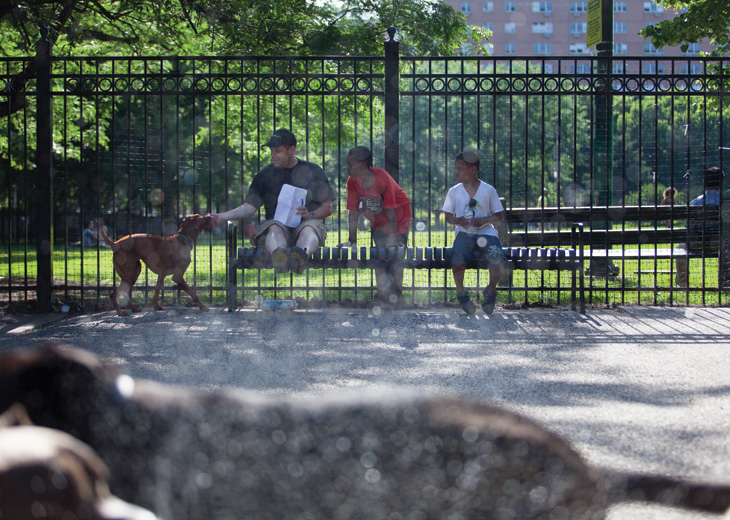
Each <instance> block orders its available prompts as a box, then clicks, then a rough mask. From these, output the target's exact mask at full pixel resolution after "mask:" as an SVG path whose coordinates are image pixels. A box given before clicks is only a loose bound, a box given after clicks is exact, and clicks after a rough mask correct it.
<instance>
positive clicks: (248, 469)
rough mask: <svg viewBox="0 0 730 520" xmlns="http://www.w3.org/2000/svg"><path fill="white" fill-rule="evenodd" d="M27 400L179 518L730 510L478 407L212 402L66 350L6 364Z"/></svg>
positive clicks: (119, 489)
mask: <svg viewBox="0 0 730 520" xmlns="http://www.w3.org/2000/svg"><path fill="white" fill-rule="evenodd" d="M14 403H20V404H22V405H23V406H24V407H25V408H26V409H27V411H28V415H29V417H30V418H31V420H32V421H34V422H35V423H37V424H39V425H43V426H47V427H51V428H58V429H61V430H63V431H65V432H68V433H70V434H72V435H74V436H76V437H78V438H79V439H81V440H82V441H84V442H85V443H87V444H89V445H90V446H91V447H92V448H93V449H94V450H96V452H97V453H98V454H99V455H100V457H101V458H102V459H103V460H104V461H105V462H106V463H107V465H108V466H109V468H110V470H111V481H110V484H111V488H112V491H113V492H114V493H115V494H117V495H118V496H120V497H121V498H124V499H126V500H128V501H130V502H133V503H136V504H139V505H141V506H144V507H147V508H149V509H151V510H153V511H155V512H156V513H157V515H158V516H160V517H161V518H165V519H169V520H181V519H206V520H208V519H210V520H229V519H244V518H251V519H257V520H258V519H277V520H278V519H290V518H306V519H310V518H311V519H371V518H372V519H375V518H382V519H394V518H424V519H441V518H444V519H445V518H450V519H451V518H463V519H477V518H484V519H502V518H518V519H543V518H544V519H548V518H569V519H591V520H597V519H600V518H604V516H605V514H606V510H607V508H608V507H609V506H610V505H611V504H612V503H615V502H618V501H624V500H640V501H655V502H660V503H663V504H668V505H671V506H679V507H685V508H692V509H696V510H701V511H710V512H718V513H719V512H723V511H725V510H726V509H727V508H728V506H729V505H730V487H728V486H725V485H714V484H708V483H690V482H684V481H680V480H676V479H673V478H668V477H662V476H650V475H629V474H623V473H619V472H613V471H606V470H600V469H597V468H593V467H591V466H588V465H587V464H586V463H585V462H584V461H583V460H582V459H581V457H580V456H579V455H578V454H577V453H576V452H575V451H574V450H573V449H572V448H571V447H570V446H569V445H568V443H567V442H566V441H565V440H563V439H562V438H560V437H558V436H556V435H554V434H552V433H551V432H549V431H548V430H547V429H545V428H544V427H542V426H540V425H539V424H537V423H535V422H532V421H530V420H528V419H526V418H524V417H522V416H520V415H517V414H515V413H511V412H509V411H506V410H504V409H502V408H498V407H494V406H487V405H485V404H482V403H480V402H476V401H474V400H469V399H458V398H431V399H429V398H422V397H393V396H385V395H377V396H372V397H370V398H368V397H362V396H360V397H358V398H357V400H351V401H346V400H343V399H340V400H339V401H337V402H335V401H332V402H323V401H322V400H319V401H318V402H316V403H306V402H302V401H296V402H294V401H287V400H276V401H271V400H265V399H263V398H261V397H255V396H251V395H243V394H235V395H233V394H231V395H228V394H222V393H208V394H204V393H200V392H195V391H190V390H185V389H181V388H176V387H170V386H165V385H160V384H155V383H151V382H144V381H133V380H132V379H131V378H129V377H128V376H124V375H121V376H119V375H117V374H115V373H114V372H113V371H112V370H110V369H109V368H108V367H106V366H104V365H102V364H101V363H99V361H98V360H97V359H96V358H95V356H93V355H91V354H89V353H86V352H84V351H79V350H74V349H70V348H58V347H56V348H46V349H37V350H33V351H14V352H10V353H8V354H6V355H4V356H2V357H0V410H3V409H5V408H7V407H9V406H11V405H13V404H14Z"/></svg>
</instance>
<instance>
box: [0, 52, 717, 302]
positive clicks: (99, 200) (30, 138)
mask: <svg viewBox="0 0 730 520" xmlns="http://www.w3.org/2000/svg"><path fill="white" fill-rule="evenodd" d="M394 46H395V47H394ZM44 60H45V61H44ZM728 66H730V61H718V60H710V59H707V58H697V57H691V58H690V57H687V58H658V57H652V58H641V57H621V58H618V57H615V58H612V59H609V60H608V61H607V59H606V58H594V57H584V56H581V57H552V56H547V57H511V58H504V57H500V58H498V57H482V58H473V57H451V58H421V57H403V56H398V53H397V43H395V42H386V52H385V54H384V56H383V57H341V56H329V57H317V58H312V57H235V56H231V57H142V58H140V57H93V58H60V57H51V56H50V54H48V55H47V56H45V57H44V56H43V55H39V56H38V57H36V58H35V59H9V58H4V59H0V254H1V255H2V261H0V277H1V278H0V295H1V296H2V299H3V300H5V301H7V302H16V303H20V304H23V305H25V304H29V303H31V302H33V301H34V300H36V298H39V299H40V304H41V305H42V306H46V305H49V304H50V303H51V298H55V301H61V302H79V303H80V304H81V305H85V304H87V303H89V302H96V301H97V300H100V299H102V298H104V297H105V296H106V293H107V292H108V291H109V290H111V288H112V287H113V286H114V284H115V283H117V280H116V277H115V275H114V273H113V268H112V265H111V254H110V252H109V251H108V250H107V249H105V248H104V247H103V246H100V245H98V244H97V245H94V246H93V247H84V238H83V234H84V229H85V228H86V227H88V225H89V223H90V222H93V221H96V219H97V218H98V217H103V218H104V220H105V222H106V223H107V225H108V226H109V228H110V231H111V232H112V233H113V235H114V236H122V235H124V234H127V233H131V232H149V233H155V234H172V233H174V232H175V231H176V230H177V225H178V223H179V221H180V220H181V218H182V217H183V216H184V215H186V214H189V213H204V212H209V211H223V210H225V209H230V208H232V207H235V206H237V205H239V204H240V203H241V202H242V200H243V197H244V195H245V192H246V190H247V188H248V184H249V183H250V181H251V179H252V177H253V175H254V174H255V172H256V171H258V169H260V168H261V167H262V166H263V165H265V164H267V163H268V151H267V150H265V149H263V150H262V148H261V145H262V143H264V142H265V141H266V139H267V138H268V136H269V134H270V133H271V132H272V131H273V130H274V129H275V128H278V127H282V126H285V127H290V128H292V130H293V131H294V132H295V133H296V134H297V137H298V139H299V145H298V147H297V154H298V155H299V156H300V157H302V158H305V159H307V160H310V161H313V162H316V163H318V164H320V165H321V166H322V167H323V168H324V170H325V172H326V173H327V175H328V177H329V179H330V182H331V183H332V184H333V188H334V190H335V193H337V194H338V197H337V200H336V204H335V213H334V214H333V216H332V217H330V218H329V219H328V222H327V227H328V230H329V238H328V245H336V244H338V243H340V242H342V241H344V240H345V239H346V238H347V216H346V211H345V199H346V181H347V171H346V168H345V162H344V158H345V155H346V154H347V151H348V150H349V149H350V148H351V147H353V146H357V145H365V146H368V147H370V148H371V149H372V150H373V152H374V157H375V158H376V163H379V164H376V165H380V166H384V167H386V168H387V169H388V170H389V171H391V173H392V174H393V176H394V177H396V178H397V179H398V181H399V183H400V184H401V186H403V188H404V189H405V190H406V192H407V194H408V195H409V197H410V198H411V203H412V210H413V215H414V218H413V222H412V227H411V236H410V240H411V245H414V246H435V247H446V246H450V245H451V241H452V240H453V235H452V234H451V232H450V230H449V229H448V228H447V227H446V226H445V224H444V221H443V218H442V217H441V216H440V212H439V210H440V208H441V204H442V203H443V197H444V195H445V193H446V190H447V189H448V188H449V187H450V186H451V185H453V184H455V182H456V181H455V179H454V178H453V175H452V174H451V172H452V164H453V159H454V157H455V156H456V154H457V153H458V152H460V151H461V150H463V149H464V148H473V149H475V150H476V151H478V153H479V155H480V159H481V167H480V174H481V176H482V178H483V179H485V180H486V181H487V182H489V183H490V184H493V185H494V186H495V187H496V188H497V190H498V192H499V193H500V195H501V196H502V197H503V199H504V201H505V204H506V206H507V207H508V208H510V209H519V210H524V209H527V208H535V207H538V208H539V207H543V206H549V207H557V208H561V207H585V206H594V207H597V208H601V207H603V209H604V214H605V209H606V208H608V207H616V206H619V207H620V206H624V207H634V206H654V205H658V204H661V202H662V192H663V190H664V188H666V187H670V186H671V187H674V188H675V189H677V192H678V196H677V201H676V204H682V205H687V204H688V203H689V201H691V200H692V199H694V198H695V197H696V196H698V195H700V194H701V193H702V172H703V171H704V169H705V168H707V167H709V166H714V165H716V166H720V167H722V168H723V169H724V170H726V171H730V166H729V163H730V153H728V149H730V136H729V135H728V129H727V128H726V127H727V121H728V116H729V115H730V113H729V112H728V110H730V109H729V108H728V106H727V99H728V94H730V81H729V80H730V78H728V74H727V72H726V71H727V69H728ZM44 89H45V90H44ZM44 92H45V94H44ZM51 101H52V103H51ZM44 110H45V112H44ZM43 130H45V133H44V132H43ZM44 208H45V211H43V210H44ZM723 209H724V206H723ZM557 214H560V212H558V213H557ZM549 225H550V226H551V228H552V229H553V230H559V229H563V228H564V227H566V226H567V223H562V222H552V223H550V224H549ZM590 225H591V226H592V227H593V228H599V229H605V228H615V227H616V226H620V225H621V223H620V222H615V221H613V222H608V221H605V220H603V221H592V222H591V224H590ZM639 225H644V226H654V227H655V228H656V227H662V226H666V225H667V223H666V222H651V223H649V222H647V223H644V224H639ZM723 225H724V224H723ZM526 226H528V227H529V226H533V225H532V224H527V225H526ZM246 227H247V226H246V225H245V223H244V225H242V226H239V228H240V229H241V232H242V233H244V232H245V229H246ZM523 227H525V226H521V225H520V224H512V225H511V227H510V226H507V227H505V229H504V230H503V233H505V234H509V233H515V232H516V233H520V232H528V231H539V229H542V227H540V228H539V229H538V228H537V227H529V229H523ZM363 233H365V230H364V229H363ZM725 235H726V233H725V232H723V237H724V236H725ZM365 236H367V235H364V237H365ZM243 238H244V237H243V235H242V236H241V239H243ZM619 246H620V245H619ZM619 246H614V247H619ZM655 246H657V244H655ZM225 255H226V253H225V244H224V236H223V233H222V230H214V232H213V233H211V234H206V235H204V236H203V237H201V240H200V242H199V243H198V246H197V249H196V258H195V262H194V264H193V265H192V266H191V268H190V270H189V272H188V279H189V281H190V282H191V283H194V284H195V285H196V287H197V289H198V293H199V294H200V295H201V296H202V297H204V298H207V300H208V301H211V302H220V303H222V302H223V298H224V290H225V275H226V265H227V259H226V258H225ZM729 257H730V255H727V254H726V252H725V251H724V250H722V251H720V253H719V255H718V257H717V258H714V257H712V258H707V259H704V261H703V262H702V266H701V267H698V270H697V271H696V272H694V273H693V274H692V276H691V277H690V281H689V286H688V287H683V288H678V287H676V286H675V284H674V282H673V276H672V271H674V270H675V266H674V264H673V263H672V260H671V259H670V260H669V264H667V262H666V260H655V261H653V262H652V263H651V265H649V262H648V261H645V260H643V259H639V260H637V261H634V260H631V261H630V262H629V263H628V264H627V263H622V265H621V266H620V269H621V271H620V272H621V275H620V276H618V277H603V278H600V277H593V278H591V279H590V280H588V291H589V292H588V298H589V301H592V302H594V303H614V302H619V303H663V302H665V301H667V302H669V303H683V304H688V303H705V304H721V303H724V301H725V300H724V298H726V296H725V295H724V289H725V287H724V285H725V281H726V280H727V279H728V276H727V273H728V272H730V270H729V269H728V258H729ZM696 264H697V262H693V264H692V265H696ZM648 270H653V271H654V272H655V273H658V275H657V276H654V277H651V279H648V278H647V277H645V278H644V280H643V281H641V280H638V279H637V278H636V277H635V276H633V273H634V272H645V271H648ZM554 274H555V273H537V274H529V273H526V274H525V275H524V276H522V275H520V276H515V277H513V278H511V279H509V280H504V282H503V284H502V285H503V287H504V288H505V289H507V292H506V294H508V295H509V296H507V298H508V299H509V300H511V301H515V302H523V303H525V302H526V303H541V302H553V303H555V302H558V303H560V302H565V301H566V299H567V298H568V294H569V292H568V290H567V289H568V288H569V280H562V279H561V278H560V273H558V274H557V275H555V276H553V275H554ZM470 276H471V278H469V280H468V283H469V285H470V286H472V287H475V286H479V285H484V280H483V277H484V276H487V275H486V272H475V273H472V274H470ZM240 280H241V282H240V285H239V288H238V293H237V294H238V296H239V297H240V298H243V299H245V300H252V299H255V298H256V297H258V296H260V295H261V294H268V293H274V294H275V295H276V296H277V297H280V296H284V295H286V296H287V297H289V296H295V297H296V296H302V297H305V298H310V299H311V298H315V297H316V298H324V299H329V300H333V299H334V300H346V299H361V298H367V297H368V296H370V295H372V293H373V290H374V286H375V283H374V280H373V278H372V274H371V273H370V272H369V271H367V272H365V271H363V272H358V271H348V270H338V271H332V270H324V271H322V272H321V273H317V274H314V273H309V274H304V275H292V274H287V275H278V276H275V275H273V274H270V273H267V272H265V271H264V272H261V271H256V272H255V273H247V274H245V275H244V276H242V277H240ZM151 284H152V282H150V281H149V280H147V279H145V280H143V281H142V280H141V281H140V283H139V284H138V285H139V289H140V290H141V291H143V292H145V293H146V292H147V291H150V290H151V289H152V287H150V286H151ZM406 288H407V290H408V294H409V298H410V299H412V300H413V301H418V302H443V301H447V300H448V299H450V298H452V297H453V281H452V279H451V276H450V273H448V272H445V271H443V272H418V273H416V272H410V273H409V272H407V273H406ZM166 291H167V293H168V297H169V295H170V294H172V295H177V291H176V290H175V289H174V288H171V287H170V286H168V287H167V288H166ZM664 294H666V295H669V296H668V297H667V296H664Z"/></svg>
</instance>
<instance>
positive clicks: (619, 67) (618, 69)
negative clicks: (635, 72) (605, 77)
mask: <svg viewBox="0 0 730 520" xmlns="http://www.w3.org/2000/svg"><path fill="white" fill-rule="evenodd" d="M613 73H614V74H623V73H624V64H623V63H614V64H613Z"/></svg>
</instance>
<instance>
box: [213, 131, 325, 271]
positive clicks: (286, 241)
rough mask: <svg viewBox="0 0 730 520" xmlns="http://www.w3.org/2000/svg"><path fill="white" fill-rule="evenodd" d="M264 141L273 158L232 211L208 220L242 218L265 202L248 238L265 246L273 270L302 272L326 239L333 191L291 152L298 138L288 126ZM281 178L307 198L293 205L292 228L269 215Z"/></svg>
mask: <svg viewBox="0 0 730 520" xmlns="http://www.w3.org/2000/svg"><path fill="white" fill-rule="evenodd" d="M264 146H268V147H269V148H270V149H271V164H269V165H268V166H265V167H264V168H262V169H261V170H260V171H259V172H258V173H257V174H256V176H255V177H254V178H253V181H251V186H250V187H249V189H248V193H247V194H246V199H245V202H244V203H243V204H242V205H240V206H238V207H237V208H235V209H232V210H230V211H226V212H224V213H218V214H211V215H210V216H211V217H212V219H211V221H212V223H213V226H216V225H218V224H219V223H220V221H221V220H243V219H245V218H248V217H251V216H252V215H253V214H254V213H256V211H257V210H258V209H259V208H260V207H261V206H262V205H263V206H264V209H265V212H266V215H265V216H266V220H265V221H264V222H262V223H261V224H260V225H259V226H258V227H257V228H256V229H255V230H254V232H253V234H252V235H251V243H252V244H253V245H254V246H256V247H264V246H265V247H266V251H267V252H268V254H270V255H271V263H272V265H273V266H274V268H275V270H276V272H278V273H285V272H288V271H289V269H291V270H293V271H294V272H297V273H301V272H302V270H303V268H304V265H305V262H306V260H307V258H308V257H311V256H312V255H313V254H314V252H315V251H316V250H317V249H318V248H319V247H321V246H323V245H324V242H325V239H326V238H327V231H326V229H325V226H324V219H325V218H326V217H328V216H330V215H331V214H332V201H333V200H334V198H335V194H334V191H333V190H332V187H331V186H330V183H329V181H328V180H327V176H326V175H325V173H324V171H322V168H320V167H319V166H317V165H316V164H313V163H310V162H307V161H304V160H302V159H299V158H298V157H297V156H296V155H295V153H296V149H297V139H296V137H295V136H294V134H293V133H291V132H290V131H289V130H286V129H279V130H277V131H276V132H274V134H273V135H272V136H271V137H270V138H269V140H268V141H266V144H264ZM285 184H289V185H291V186H294V187H296V188H303V189H305V190H307V196H306V200H303V201H302V202H303V204H302V205H301V206H299V207H298V208H297V211H296V212H297V214H298V215H300V216H301V218H302V220H301V223H300V224H299V225H298V226H297V227H295V228H294V227H287V226H285V225H284V224H282V223H281V222H278V221H276V220H273V219H274V215H275V214H276V206H277V204H278V200H279V194H280V193H281V189H282V187H283V186H284V185H285ZM288 247H290V249H289V250H288V251H287V248H288Z"/></svg>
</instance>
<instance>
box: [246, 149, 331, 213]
mask: <svg viewBox="0 0 730 520" xmlns="http://www.w3.org/2000/svg"><path fill="white" fill-rule="evenodd" d="M284 184H290V185H292V186H296V187H297V188H304V189H306V190H307V201H306V204H305V205H306V206H307V209H308V210H309V212H310V213H312V212H314V211H316V210H317V208H319V207H320V206H321V205H322V203H323V202H326V201H328V200H334V198H335V193H334V191H332V186H330V183H329V181H328V180H327V176H326V175H325V174H324V171H323V170H322V168H320V167H319V166H317V165H316V164H312V163H310V162H307V161H302V160H301V159H298V162H297V164H296V165H295V166H294V168H276V167H275V166H274V164H273V163H272V164H269V165H268V166H266V167H264V168H262V169H261V171H259V172H258V173H257V174H256V176H255V177H254V178H253V181H251V186H250V187H249V188H248V193H247V194H246V201H245V202H247V203H248V204H250V205H251V206H253V207H255V208H260V207H261V206H262V205H263V206H264V210H265V213H266V220H271V219H273V218H274V214H275V213H276V205H277V203H278V201H279V193H280V192H281V187H282V186H283V185H284Z"/></svg>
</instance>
